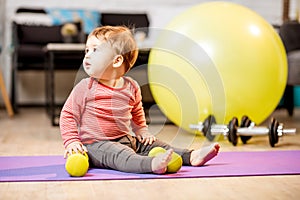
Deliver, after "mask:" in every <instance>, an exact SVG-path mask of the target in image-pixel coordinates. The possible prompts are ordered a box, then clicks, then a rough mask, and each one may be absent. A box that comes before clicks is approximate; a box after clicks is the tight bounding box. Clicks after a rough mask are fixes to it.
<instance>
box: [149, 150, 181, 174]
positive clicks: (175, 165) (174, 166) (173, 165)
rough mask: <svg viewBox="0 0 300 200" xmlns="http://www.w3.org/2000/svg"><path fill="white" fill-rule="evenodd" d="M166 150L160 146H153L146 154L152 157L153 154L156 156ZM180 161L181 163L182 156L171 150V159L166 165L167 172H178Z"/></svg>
mask: <svg viewBox="0 0 300 200" xmlns="http://www.w3.org/2000/svg"><path fill="white" fill-rule="evenodd" d="M166 151H167V150H165V149H164V148H162V147H154V148H153V149H151V151H150V152H149V154H148V156H150V157H154V156H157V155H159V154H162V153H165V152H166ZM182 163H183V161H182V157H181V156H180V155H179V154H177V153H175V152H173V153H172V159H171V161H170V162H169V163H168V166H167V172H168V173H176V172H178V171H179V170H180V168H181V167H182Z"/></svg>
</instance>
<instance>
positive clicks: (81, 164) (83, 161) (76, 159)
mask: <svg viewBox="0 0 300 200" xmlns="http://www.w3.org/2000/svg"><path fill="white" fill-rule="evenodd" d="M65 168H66V171H67V172H68V173H69V174H70V176H74V177H80V176H84V175H85V174H86V172H87V171H88V169H89V159H88V155H87V154H86V153H85V154H84V155H83V154H81V153H73V154H72V155H69V156H68V158H67V161H66V164H65Z"/></svg>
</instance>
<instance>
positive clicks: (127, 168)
mask: <svg viewBox="0 0 300 200" xmlns="http://www.w3.org/2000/svg"><path fill="white" fill-rule="evenodd" d="M86 147H87V149H88V155H89V160H90V164H91V165H92V166H94V167H99V168H109V169H115V170H119V171H123V172H132V173H152V168H151V162H152V159H153V158H152V157H149V156H148V153H149V151H150V150H151V149H152V148H154V147H162V148H164V149H171V148H172V149H173V150H174V152H176V153H178V154H179V155H181V156H182V160H183V165H190V156H191V150H188V149H179V148H174V147H171V146H170V145H169V144H167V143H164V142H162V141H159V140H156V141H155V142H153V143H152V144H151V145H144V144H142V143H140V142H139V141H138V140H137V139H136V137H134V136H131V135H127V136H124V137H121V138H118V139H116V140H105V141H99V142H96V143H93V144H88V145H86Z"/></svg>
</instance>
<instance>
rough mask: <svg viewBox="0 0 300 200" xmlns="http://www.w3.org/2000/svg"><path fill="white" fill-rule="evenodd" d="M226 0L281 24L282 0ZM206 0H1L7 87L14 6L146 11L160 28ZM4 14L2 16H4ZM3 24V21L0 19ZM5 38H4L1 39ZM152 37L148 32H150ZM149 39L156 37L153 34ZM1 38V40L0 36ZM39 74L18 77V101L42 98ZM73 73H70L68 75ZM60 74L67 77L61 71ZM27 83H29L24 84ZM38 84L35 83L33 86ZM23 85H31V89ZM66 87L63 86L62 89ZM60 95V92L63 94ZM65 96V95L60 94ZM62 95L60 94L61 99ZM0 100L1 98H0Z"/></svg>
mask: <svg viewBox="0 0 300 200" xmlns="http://www.w3.org/2000/svg"><path fill="white" fill-rule="evenodd" d="M227 1H228V2H234V3H238V4H241V5H244V6H246V7H248V8H250V9H252V10H254V11H256V12H257V13H259V14H260V15H261V16H262V17H264V18H265V19H266V20H267V21H269V22H270V23H271V24H281V22H282V21H281V16H282V2H283V0H227ZM296 1H297V0H291V6H290V13H291V14H290V16H291V18H296V9H295V5H296ZM202 2H207V1H205V0H84V1H83V0H51V1H44V0H6V4H5V0H0V6H1V10H2V9H3V8H5V16H2V18H1V15H0V18H1V19H0V21H5V28H4V29H3V30H4V33H3V34H1V29H0V37H1V36H2V38H0V39H2V41H4V44H3V45H4V47H3V51H2V55H1V58H2V60H1V62H0V64H1V68H2V70H3V72H4V76H5V81H6V84H7V89H8V90H9V91H10V89H9V88H10V71H11V64H10V63H11V59H10V54H11V21H12V18H13V15H14V12H15V10H16V9H17V8H18V7H20V6H23V7H41V8H45V7H49V8H50V7H59V8H81V9H93V10H95V9H96V10H98V11H99V12H101V11H105V12H108V11H111V12H130V13H135V12H138V13H139V12H146V13H148V14H149V18H150V26H151V27H153V28H163V27H164V26H165V25H166V24H167V23H168V22H169V21H170V20H171V19H172V18H173V17H174V16H176V15H178V14H179V13H180V12H182V11H183V10H185V9H187V8H189V7H191V6H193V5H196V4H199V3H202ZM3 18H4V20H3ZM1 24H2V23H1ZM3 38H4V39H3ZM150 38H151V34H150ZM150 40H155V36H153V37H152V38H151V39H150ZM0 41H1V40H0ZM32 76H37V77H36V79H35V80H36V81H40V82H41V84H36V83H34V84H32V83H31V84H30V82H31V81H32ZM40 76H41V74H39V75H34V74H32V75H30V78H29V79H28V78H27V79H26V76H24V77H23V79H22V80H21V82H22V81H23V82H22V85H23V87H24V89H22V90H21V91H20V92H21V96H20V98H21V101H22V100H23V101H25V102H35V101H38V102H40V101H43V100H44V93H43V87H42V85H43V79H42V78H41V77H40ZM71 76H73V75H71ZM61 77H62V78H63V77H66V75H65V74H62V75H61ZM26 84H28V85H26ZM37 85H38V87H36V86H37ZM25 86H29V87H26V88H31V87H33V88H32V90H30V91H26V90H25ZM64 90H65V89H62V93H63V91H64ZM62 95H63V94H62ZM63 96H65V95H63ZM63 98H64V97H62V99H63ZM0 100H1V98H0Z"/></svg>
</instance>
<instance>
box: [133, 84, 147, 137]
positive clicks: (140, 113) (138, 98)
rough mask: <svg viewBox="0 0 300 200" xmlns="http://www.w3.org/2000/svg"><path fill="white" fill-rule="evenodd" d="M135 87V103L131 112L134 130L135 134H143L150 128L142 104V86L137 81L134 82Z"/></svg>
mask: <svg viewBox="0 0 300 200" xmlns="http://www.w3.org/2000/svg"><path fill="white" fill-rule="evenodd" d="M132 82H133V85H134V96H135V101H134V104H133V108H132V111H131V115H132V123H131V126H132V130H133V132H134V133H135V134H137V135H138V134H140V133H142V132H147V131H148V126H147V124H146V117H145V113H144V108H143V103H142V94H141V89H140V86H139V85H138V83H137V82H136V81H132Z"/></svg>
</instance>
